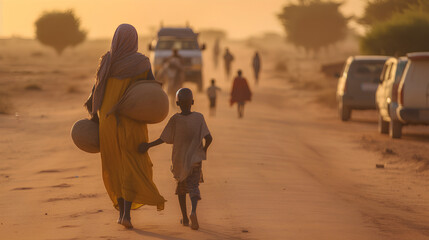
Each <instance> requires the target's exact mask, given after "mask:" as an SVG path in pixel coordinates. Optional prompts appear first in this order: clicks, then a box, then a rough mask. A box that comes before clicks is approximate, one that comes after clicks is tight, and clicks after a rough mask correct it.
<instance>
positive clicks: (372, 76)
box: [349, 60, 385, 82]
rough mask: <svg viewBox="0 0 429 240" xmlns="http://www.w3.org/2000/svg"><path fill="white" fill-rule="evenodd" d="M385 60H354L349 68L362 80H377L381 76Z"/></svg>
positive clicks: (353, 74) (354, 75)
mask: <svg viewBox="0 0 429 240" xmlns="http://www.w3.org/2000/svg"><path fill="white" fill-rule="evenodd" d="M384 62H385V61H382V60H381V61H375V60H373V61H354V62H353V63H352V64H351V66H350V70H349V76H350V74H351V75H352V76H353V77H355V78H358V79H361V80H362V81H371V82H377V81H378V79H379V78H380V75H381V72H382V70H383V66H384Z"/></svg>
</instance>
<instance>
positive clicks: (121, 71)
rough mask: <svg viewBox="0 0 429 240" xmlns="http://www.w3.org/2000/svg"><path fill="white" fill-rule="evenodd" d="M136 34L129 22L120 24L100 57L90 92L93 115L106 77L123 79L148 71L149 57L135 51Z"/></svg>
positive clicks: (102, 91) (97, 107) (100, 99)
mask: <svg viewBox="0 0 429 240" xmlns="http://www.w3.org/2000/svg"><path fill="white" fill-rule="evenodd" d="M137 50H138V35H137V31H136V29H135V28H134V27H133V26H132V25H130V24H121V25H119V26H118V28H117V29H116V31H115V35H114V36H113V39H112V46H111V48H110V51H108V52H107V53H106V54H104V55H103V56H102V57H101V60H100V65H99V67H98V70H97V76H96V77H97V78H96V82H95V85H94V89H93V92H92V109H90V111H91V113H92V114H93V115H95V114H96V113H97V111H98V110H99V109H100V108H101V104H102V102H103V98H104V91H105V89H106V85H107V79H108V78H110V77H114V78H118V79H124V78H129V77H134V76H137V75H140V74H142V73H144V72H146V71H148V70H149V69H150V68H151V66H150V61H149V59H148V58H147V57H146V56H145V55H143V54H141V53H138V52H137Z"/></svg>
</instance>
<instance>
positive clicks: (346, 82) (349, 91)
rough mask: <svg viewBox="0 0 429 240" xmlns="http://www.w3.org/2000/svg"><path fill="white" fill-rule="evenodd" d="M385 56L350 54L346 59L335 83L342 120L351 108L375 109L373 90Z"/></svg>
mask: <svg viewBox="0 0 429 240" xmlns="http://www.w3.org/2000/svg"><path fill="white" fill-rule="evenodd" d="M388 58H389V57H386V56H351V57H349V58H348V59H347V62H346V64H345V66H344V70H343V73H342V75H341V76H340V78H339V79H338V85H337V101H338V111H339V115H340V118H341V120H342V121H347V120H349V119H350V117H351V114H352V110H355V109H362V110H363V109H375V108H376V107H375V91H376V90H377V87H378V83H379V79H380V74H381V71H382V69H383V66H384V63H385V62H386V60H387V59H388Z"/></svg>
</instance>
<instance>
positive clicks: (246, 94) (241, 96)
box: [230, 70, 252, 118]
mask: <svg viewBox="0 0 429 240" xmlns="http://www.w3.org/2000/svg"><path fill="white" fill-rule="evenodd" d="M237 74H238V75H237V77H236V78H235V79H234V83H233V84H232V91H231V100H230V103H231V106H232V105H233V104H234V103H237V111H238V117H239V118H242V117H243V115H244V104H245V103H246V102H247V101H250V100H251V98H252V93H251V91H250V88H249V84H247V80H246V78H244V77H243V76H242V72H241V70H238V72H237Z"/></svg>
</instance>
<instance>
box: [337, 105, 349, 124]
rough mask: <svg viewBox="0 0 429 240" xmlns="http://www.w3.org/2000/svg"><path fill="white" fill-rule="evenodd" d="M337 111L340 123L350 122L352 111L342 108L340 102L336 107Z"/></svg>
mask: <svg viewBox="0 0 429 240" xmlns="http://www.w3.org/2000/svg"><path fill="white" fill-rule="evenodd" d="M338 110H339V115H340V119H341V121H343V122H345V121H348V120H350V117H351V115H352V110H351V109H350V108H349V107H347V106H344V104H343V103H342V102H340V103H339V106H338Z"/></svg>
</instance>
